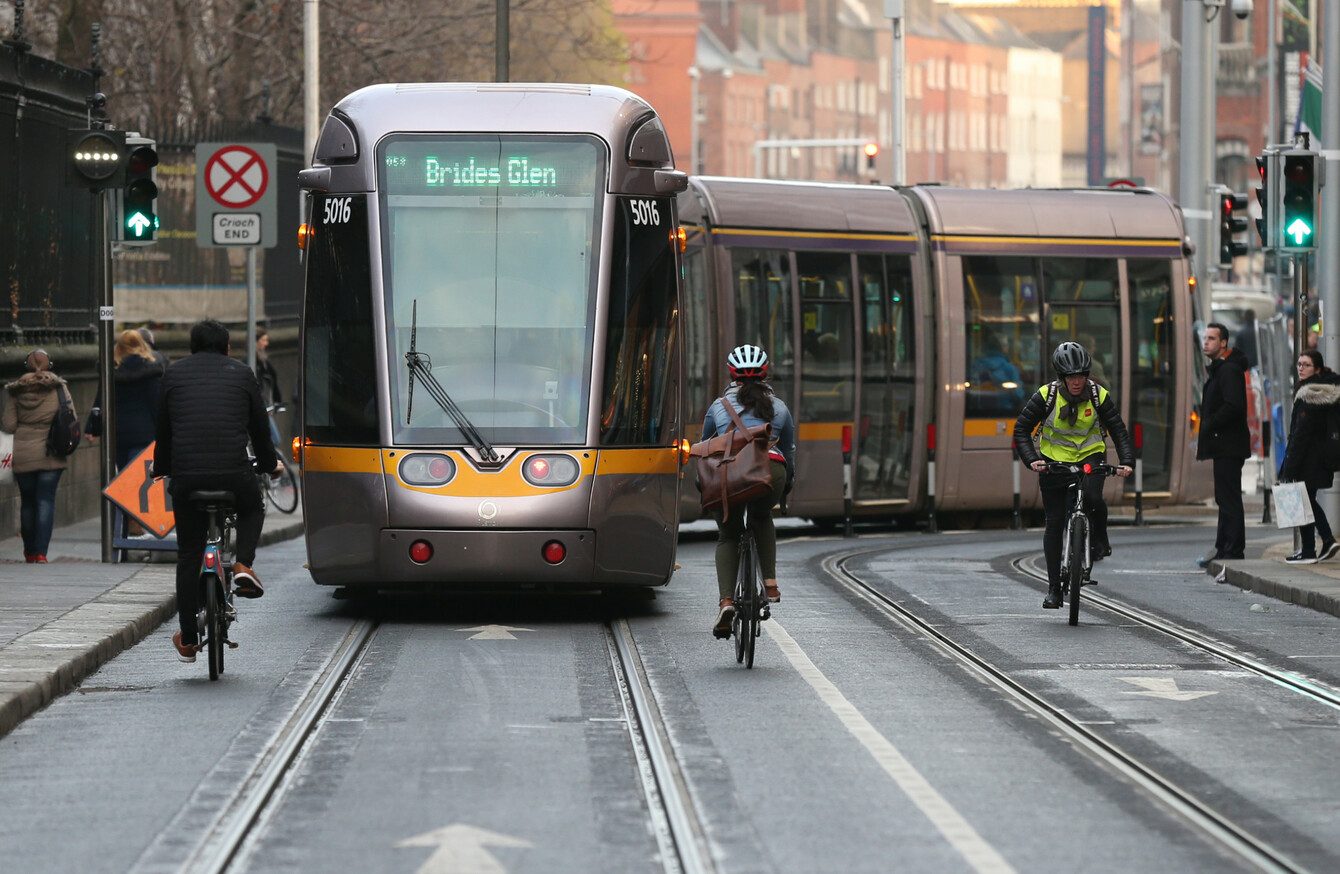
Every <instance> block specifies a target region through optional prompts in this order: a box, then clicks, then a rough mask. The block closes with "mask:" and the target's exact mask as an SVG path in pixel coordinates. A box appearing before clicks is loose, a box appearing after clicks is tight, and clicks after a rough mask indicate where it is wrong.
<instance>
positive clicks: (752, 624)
mask: <svg viewBox="0 0 1340 874" xmlns="http://www.w3.org/2000/svg"><path fill="white" fill-rule="evenodd" d="M740 512H741V513H742V514H743V522H744V531H743V533H742V534H741V535H740V565H739V570H738V571H737V573H736V575H735V593H734V595H732V598H731V600H732V601H734V603H735V617H734V618H733V619H731V635H732V636H733V637H734V638H735V661H736V663H737V664H738V663H741V662H743V663H744V666H745V667H746V668H752V667H753V666H754V643H755V642H756V641H757V640H758V625H759V623H760V622H763V621H765V620H767V619H768V618H769V617H771V616H772V608H771V607H770V606H769V605H768V597H767V594H766V592H765V591H764V589H763V571H762V568H761V567H760V566H759V563H758V545H757V544H756V543H755V542H754V532H753V531H751V530H750V528H749V507H748V505H747V504H746V505H744V506H742V507H740Z"/></svg>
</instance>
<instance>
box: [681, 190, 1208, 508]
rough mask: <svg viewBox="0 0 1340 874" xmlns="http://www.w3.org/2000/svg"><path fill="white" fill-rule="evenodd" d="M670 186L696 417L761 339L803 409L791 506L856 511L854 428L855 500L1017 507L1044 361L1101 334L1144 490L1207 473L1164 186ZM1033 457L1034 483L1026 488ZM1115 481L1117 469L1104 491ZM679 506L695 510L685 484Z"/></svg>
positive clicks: (1164, 489) (1196, 490)
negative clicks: (1023, 447) (1017, 435)
mask: <svg viewBox="0 0 1340 874" xmlns="http://www.w3.org/2000/svg"><path fill="white" fill-rule="evenodd" d="M678 201H679V217H680V221H681V223H682V226H683V227H684V229H685V231H686V234H687V240H688V248H687V251H686V252H685V254H684V271H685V284H684V297H685V301H684V303H685V330H684V353H685V366H686V379H685V403H686V406H687V410H686V420H687V423H688V426H689V428H688V436H689V439H691V440H692V439H696V435H697V433H698V431H697V429H698V428H700V427H701V422H702V418H703V413H704V412H705V410H706V409H707V406H708V405H709V404H710V403H711V402H712V400H713V399H714V398H715V397H717V395H718V394H719V393H720V391H721V390H722V389H723V387H724V386H723V382H724V381H725V372H726V368H725V355H726V354H727V352H728V351H729V350H730V349H731V348H732V347H733V346H735V345H736V344H739V343H756V344H758V345H760V346H762V347H763V349H765V350H766V351H767V352H768V355H769V356H770V358H771V360H772V369H773V385H774V387H775V389H776V390H777V392H778V393H779V395H781V396H782V397H783V399H785V400H786V402H787V403H788V404H789V405H791V409H792V412H793V414H794V415H795V416H796V421H797V428H798V434H799V446H798V450H797V455H796V457H797V462H796V482H795V487H794V491H793V493H792V495H791V499H790V512H791V513H792V514H795V515H800V516H808V517H810V518H813V519H815V520H817V521H821V522H832V521H835V520H836V519H837V518H839V517H840V516H841V515H842V514H843V513H844V462H843V455H844V452H843V450H844V442H845V444H846V445H847V446H849V452H850V456H849V457H850V459H851V467H850V479H851V499H852V512H853V515H857V516H865V517H870V516H885V517H917V516H921V515H922V514H924V513H926V512H927V511H928V510H929V509H930V508H931V507H932V506H933V507H934V508H935V509H936V510H937V511H939V512H945V513H952V514H955V515H956V516H957V518H958V519H959V520H960V521H959V524H966V525H971V524H975V523H976V522H977V521H979V520H980V516H981V514H982V513H983V512H984V511H993V510H1009V509H1011V508H1012V506H1013V500H1014V498H1013V495H1014V489H1013V483H1012V480H1013V469H1012V467H1013V465H1012V446H1011V435H1012V431H1013V427H1014V419H1015V416H1016V415H1017V413H1018V411H1019V409H1020V408H1021V407H1022V405H1023V403H1024V401H1025V400H1026V398H1027V396H1028V395H1029V394H1030V393H1031V392H1032V391H1033V390H1034V389H1035V388H1036V387H1037V386H1039V385H1041V384H1043V383H1045V382H1047V381H1050V380H1051V379H1053V378H1054V374H1052V373H1051V372H1050V366H1049V361H1050V350H1052V349H1054V348H1055V347H1056V345H1057V344H1058V343H1060V342H1062V341H1064V340H1076V341H1078V342H1080V343H1083V344H1084V346H1085V347H1086V348H1088V349H1089V350H1090V351H1091V352H1092V353H1093V355H1094V360H1095V366H1094V371H1093V376H1094V377H1095V378H1096V379H1098V380H1099V381H1101V382H1103V383H1104V384H1105V385H1106V386H1107V387H1108V388H1110V389H1111V390H1112V391H1114V392H1115V395H1116V398H1117V400H1118V402H1119V404H1120V406H1121V413H1122V416H1123V417H1124V418H1125V421H1126V423H1127V424H1128V426H1136V427H1138V429H1139V433H1140V434H1141V436H1142V438H1143V439H1142V441H1141V442H1142V450H1141V451H1142V464H1143V487H1144V492H1143V500H1144V502H1145V503H1146V505H1150V506H1152V505H1157V504H1160V503H1175V502H1183V501H1188V500H1194V499H1198V498H1200V497H1204V496H1205V495H1206V493H1207V491H1208V489H1207V483H1206V481H1205V477H1204V475H1203V472H1202V473H1199V474H1198V473H1197V472H1196V470H1195V469H1193V462H1194V458H1195V453H1194V444H1193V441H1194V438H1195V427H1194V425H1195V423H1194V421H1193V418H1192V416H1191V411H1192V404H1193V394H1192V393H1193V388H1194V386H1195V385H1196V384H1197V379H1198V377H1197V370H1196V367H1197V364H1198V359H1197V358H1196V355H1197V353H1198V349H1197V347H1196V343H1195V337H1194V334H1193V330H1192V325H1193V319H1194V316H1193V307H1192V303H1193V300H1192V292H1193V289H1194V285H1193V283H1192V270H1191V266H1190V263H1189V261H1188V248H1187V247H1186V246H1185V245H1184V240H1185V229H1184V227H1183V223H1182V216H1181V212H1180V210H1179V209H1178V208H1177V206H1176V205H1175V204H1174V203H1173V202H1172V201H1171V200H1169V199H1168V198H1167V197H1165V196H1164V195H1162V194H1159V193H1157V192H1155V191H1152V190H1149V189H1138V190H1123V191H1116V190H1100V189H1067V190H1034V189H1029V190H1017V191H996V190H980V189H961V188H949V187H941V186H933V185H918V186H910V187H906V188H890V187H883V186H871V185H843V184H829V183H801V182H779V181H764V180H747V179H727V178H717V177H697V176H695V177H692V178H691V179H690V185H689V188H688V189H687V190H686V191H685V192H683V193H682V194H680V195H679V198H678ZM1200 378H1201V379H1203V377H1200ZM932 453H933V456H932ZM932 460H933V461H934V462H935V464H934V465H932V464H930V463H929V462H931V461H932ZM1201 467H1204V466H1203V465H1202V466H1201ZM932 470H934V479H933V480H932V479H931V471H932ZM1029 476H1031V474H1030V473H1029V472H1027V471H1025V472H1024V477H1025V479H1024V480H1023V487H1022V489H1021V495H1022V499H1023V505H1024V507H1026V508H1036V507H1037V506H1039V498H1038V492H1037V489H1036V488H1034V487H1033V484H1032V483H1031V482H1030V481H1029V480H1028V479H1027V477H1029ZM1123 484H1127V485H1126V490H1127V492H1129V491H1131V489H1133V487H1134V486H1133V483H1131V481H1129V480H1116V479H1114V480H1112V481H1110V482H1109V485H1108V489H1109V491H1108V494H1107V498H1108V500H1109V501H1112V502H1120V501H1121V500H1122V497H1123V495H1122V487H1123ZM681 510H682V517H683V518H685V519H688V518H693V517H695V516H696V515H697V514H698V495H697V493H696V491H695V490H694V488H693V487H692V485H689V486H687V487H686V488H685V489H684V496H683V501H682V507H681Z"/></svg>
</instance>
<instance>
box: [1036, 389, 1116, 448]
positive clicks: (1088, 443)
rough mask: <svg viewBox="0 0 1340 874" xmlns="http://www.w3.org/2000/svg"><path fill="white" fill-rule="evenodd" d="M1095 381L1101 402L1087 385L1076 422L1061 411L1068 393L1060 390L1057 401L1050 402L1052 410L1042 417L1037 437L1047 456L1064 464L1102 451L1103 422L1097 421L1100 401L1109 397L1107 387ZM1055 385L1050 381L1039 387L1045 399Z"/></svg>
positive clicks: (1065, 403)
mask: <svg viewBox="0 0 1340 874" xmlns="http://www.w3.org/2000/svg"><path fill="white" fill-rule="evenodd" d="M1092 385H1094V386H1096V387H1097V389H1098V403H1094V400H1093V393H1092V389H1091V388H1088V387H1086V390H1085V392H1084V401H1083V403H1081V404H1080V406H1079V412H1078V413H1077V414H1076V416H1075V424H1073V425H1071V424H1069V423H1068V422H1064V421H1062V420H1061V411H1062V410H1063V409H1065V408H1066V407H1067V406H1068V405H1069V404H1068V402H1067V401H1066V399H1065V394H1064V393H1063V392H1060V391H1057V393H1056V401H1055V403H1054V404H1049V405H1050V406H1051V412H1049V413H1048V414H1047V415H1046V417H1044V418H1043V420H1042V425H1041V428H1042V432H1041V434H1040V435H1039V437H1038V451H1040V452H1041V453H1042V454H1043V455H1044V456H1046V457H1047V458H1050V459H1052V460H1053V461H1059V462H1062V463H1063V464H1074V463H1075V462H1077V461H1082V460H1083V459H1085V458H1088V457H1089V456H1090V455H1093V454H1094V453H1096V452H1102V451H1103V449H1104V443H1103V426H1102V424H1101V423H1100V422H1099V421H1098V404H1101V403H1102V402H1103V401H1105V400H1106V399H1107V389H1105V388H1103V387H1102V386H1101V385H1098V384H1097V383H1092ZM1052 388H1053V385H1052V384H1051V383H1048V384H1047V385H1044V386H1043V387H1042V388H1040V389H1038V393H1039V394H1041V395H1042V398H1043V400H1049V394H1050V392H1051V390H1052Z"/></svg>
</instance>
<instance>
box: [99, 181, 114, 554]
mask: <svg viewBox="0 0 1340 874" xmlns="http://www.w3.org/2000/svg"><path fill="white" fill-rule="evenodd" d="M108 199H109V198H108V196H107V189H105V188H104V189H102V190H100V191H99V192H98V204H97V208H96V209H95V210H94V214H95V215H96V216H97V224H98V229H97V234H96V236H95V238H94V239H95V240H96V243H97V249H96V251H97V253H98V259H97V261H98V277H97V281H98V283H99V286H98V383H99V384H100V385H101V386H102V439H101V440H100V441H98V461H99V469H100V471H101V476H100V482H101V483H102V490H101V491H106V489H107V487H108V486H109V485H111V483H112V477H113V475H115V473H116V468H115V463H116V459H115V457H114V456H113V455H112V450H113V449H114V448H115V445H114V444H115V443H116V387H115V385H113V383H112V378H113V377H112V349H113V344H114V341H113V339H112V331H113V329H114V328H115V326H116V321H115V319H116V310H115V308H114V305H113V303H112V245H111V239H110V234H109V232H108V228H109V222H110V220H111V219H110V216H111V213H110V211H109V210H108V208H107V202H108ZM99 505H100V506H101V508H102V560H103V561H104V562H106V563H109V564H110V563H111V562H113V561H115V560H116V559H115V557H114V556H115V552H114V550H113V549H112V538H113V537H115V536H116V532H115V530H114V529H115V526H116V513H115V512H114V511H113V509H112V502H111V501H109V500H108V499H107V498H105V497H104V498H103V499H102V500H101V501H99Z"/></svg>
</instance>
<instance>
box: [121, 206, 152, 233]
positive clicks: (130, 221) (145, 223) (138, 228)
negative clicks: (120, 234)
mask: <svg viewBox="0 0 1340 874" xmlns="http://www.w3.org/2000/svg"><path fill="white" fill-rule="evenodd" d="M153 226H154V220H153V219H151V218H149V217H148V216H146V215H145V214H144V213H142V212H137V213H134V214H133V215H131V216H130V217H129V218H127V219H126V230H128V231H129V232H130V233H131V234H133V235H134V236H135V238H136V239H142V238H143V237H145V236H147V235H148V231H149V229H150V228H152V227H153Z"/></svg>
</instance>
